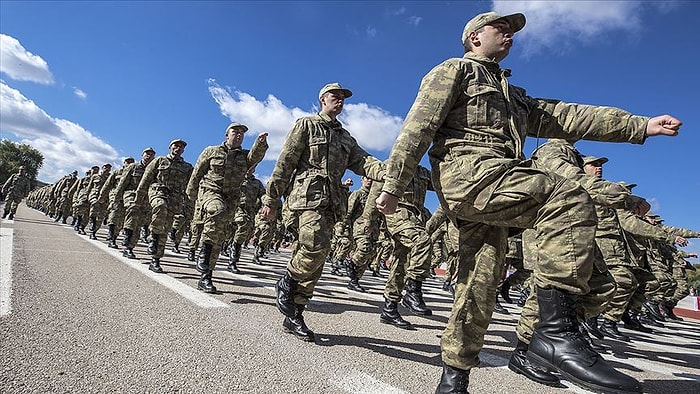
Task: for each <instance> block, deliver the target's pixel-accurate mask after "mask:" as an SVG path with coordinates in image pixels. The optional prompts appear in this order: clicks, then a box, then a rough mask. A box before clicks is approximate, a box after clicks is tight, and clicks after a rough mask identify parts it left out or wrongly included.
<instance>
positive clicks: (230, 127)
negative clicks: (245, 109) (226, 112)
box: [226, 122, 248, 133]
mask: <svg viewBox="0 0 700 394" xmlns="http://www.w3.org/2000/svg"><path fill="white" fill-rule="evenodd" d="M235 128H239V129H243V132H244V133H245V132H246V131H248V126H246V125H244V124H242V123H235V122H234V123H231V124H230V125H228V127H227V128H226V132H227V133H228V131H229V130H231V129H235Z"/></svg>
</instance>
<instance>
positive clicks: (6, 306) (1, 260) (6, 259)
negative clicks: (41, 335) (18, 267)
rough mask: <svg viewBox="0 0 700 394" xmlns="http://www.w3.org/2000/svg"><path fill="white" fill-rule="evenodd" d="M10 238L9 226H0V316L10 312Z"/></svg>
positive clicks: (11, 236)
mask: <svg viewBox="0 0 700 394" xmlns="http://www.w3.org/2000/svg"><path fill="white" fill-rule="evenodd" d="M12 238H13V230H12V229H11V228H5V227H3V228H0V239H2V242H0V317H2V316H7V315H9V314H10V313H12Z"/></svg>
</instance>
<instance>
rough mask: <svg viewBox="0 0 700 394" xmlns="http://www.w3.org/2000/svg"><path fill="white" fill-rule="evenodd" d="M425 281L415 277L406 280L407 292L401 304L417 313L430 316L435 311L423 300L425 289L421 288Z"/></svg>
mask: <svg viewBox="0 0 700 394" xmlns="http://www.w3.org/2000/svg"><path fill="white" fill-rule="evenodd" d="M422 285H423V283H422V282H419V281H417V280H415V279H411V278H408V279H407V280H406V294H405V295H404V296H403V299H402V300H401V305H403V306H405V307H406V308H408V309H410V310H411V312H413V313H415V314H416V315H422V316H430V315H432V314H433V311H431V310H430V309H428V307H427V306H425V302H424V301H423V291H422V290H421V287H422Z"/></svg>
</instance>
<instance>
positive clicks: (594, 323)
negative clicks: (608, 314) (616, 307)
mask: <svg viewBox="0 0 700 394" xmlns="http://www.w3.org/2000/svg"><path fill="white" fill-rule="evenodd" d="M581 325H582V326H583V328H585V329H586V331H587V332H588V335H591V336H593V337H596V338H598V339H603V338H604V337H605V336H604V335H603V333H602V332H600V330H599V329H598V316H593V317H591V318H590V319H588V320H586V321H584V322H583V323H581Z"/></svg>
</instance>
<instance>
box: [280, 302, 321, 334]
mask: <svg viewBox="0 0 700 394" xmlns="http://www.w3.org/2000/svg"><path fill="white" fill-rule="evenodd" d="M304 308H305V307H304V306H303V305H296V308H295V310H294V315H293V316H291V317H290V316H285V317H284V321H283V322H282V327H283V328H284V332H286V333H288V334H294V336H295V337H297V338H299V339H301V340H302V341H305V342H313V341H314V339H315V336H314V332H313V331H311V330H309V327H307V326H306V323H304V316H302V313H303V312H304Z"/></svg>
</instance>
